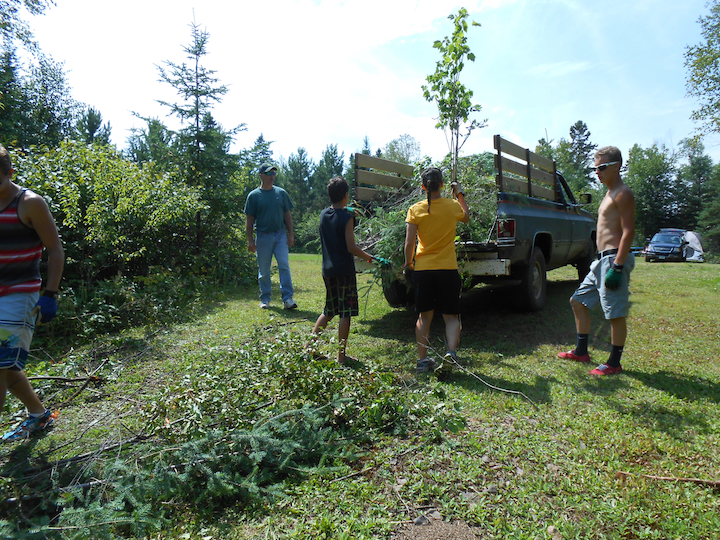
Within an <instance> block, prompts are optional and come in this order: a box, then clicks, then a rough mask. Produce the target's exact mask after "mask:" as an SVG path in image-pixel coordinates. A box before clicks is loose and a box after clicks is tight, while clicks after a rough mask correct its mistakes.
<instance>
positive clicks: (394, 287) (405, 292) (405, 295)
mask: <svg viewBox="0 0 720 540" xmlns="http://www.w3.org/2000/svg"><path fill="white" fill-rule="evenodd" d="M383 294H384V295H385V300H387V303H388V304H390V305H391V306H392V307H406V306H407V305H408V304H413V303H415V294H414V291H413V290H412V288H411V287H408V285H407V284H406V283H405V281H403V280H400V279H396V280H394V281H391V282H390V283H389V284H387V285H385V286H383Z"/></svg>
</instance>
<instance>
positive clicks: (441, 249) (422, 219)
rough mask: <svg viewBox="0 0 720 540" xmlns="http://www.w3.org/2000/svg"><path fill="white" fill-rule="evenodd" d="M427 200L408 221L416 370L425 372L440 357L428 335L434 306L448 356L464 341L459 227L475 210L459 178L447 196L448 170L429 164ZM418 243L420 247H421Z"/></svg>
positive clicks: (425, 175)
mask: <svg viewBox="0 0 720 540" xmlns="http://www.w3.org/2000/svg"><path fill="white" fill-rule="evenodd" d="M420 178H421V179H422V188H423V190H425V192H426V193H427V200H425V201H421V202H418V203H416V204H414V205H413V206H411V207H410V209H409V210H408V213H407V218H406V219H405V223H407V229H406V234H405V263H404V264H403V267H404V268H409V269H412V270H414V272H413V285H414V287H415V308H416V310H417V312H418V319H417V322H416V323H415V341H416V342H417V351H418V361H417V368H416V369H415V372H416V373H426V372H428V371H432V370H434V369H435V367H437V365H438V362H437V361H436V360H434V359H433V358H430V357H428V350H427V349H428V345H429V344H430V343H429V341H428V336H429V335H430V325H431V324H432V320H433V315H434V314H435V311H438V312H439V313H441V314H442V316H443V319H444V320H445V337H446V339H447V346H448V351H447V353H446V355H445V358H446V359H447V360H448V361H450V360H454V361H456V360H457V356H456V352H455V351H456V349H457V346H458V343H459V341H460V331H461V330H462V324H461V323H460V290H461V287H462V281H461V279H460V274H459V273H458V269H457V268H458V265H457V257H456V256H455V229H456V226H457V223H458V221H461V222H463V223H467V222H468V221H470V214H469V211H468V207H467V203H466V202H465V194H464V193H463V190H462V186H461V185H460V183H459V182H454V183H453V196H454V197H455V199H456V200H453V199H448V198H446V197H443V196H442V188H443V175H442V171H441V170H440V169H438V168H437V167H428V168H427V169H425V170H424V171H423V172H422V173H421V174H420ZM416 247H417V249H416Z"/></svg>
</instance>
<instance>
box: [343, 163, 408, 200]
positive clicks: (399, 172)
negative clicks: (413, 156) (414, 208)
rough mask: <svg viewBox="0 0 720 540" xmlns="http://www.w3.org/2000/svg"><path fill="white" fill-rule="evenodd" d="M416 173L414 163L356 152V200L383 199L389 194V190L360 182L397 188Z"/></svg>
mask: <svg viewBox="0 0 720 540" xmlns="http://www.w3.org/2000/svg"><path fill="white" fill-rule="evenodd" d="M361 167H362V168H361ZM364 169H372V170H371V171H369V170H364ZM414 175H415V169H414V168H413V166H412V165H406V164H405V163H397V162H395V161H390V160H387V159H382V158H377V157H373V156H368V155H367V154H355V186H354V198H355V200H356V201H381V200H383V199H384V198H385V197H386V196H387V195H388V191H386V190H383V189H374V188H371V187H365V186H361V185H360V184H368V185H371V186H387V187H390V188H393V189H394V190H397V189H399V188H401V187H402V186H403V185H404V184H405V183H406V182H409V181H410V180H412V179H413V176H414Z"/></svg>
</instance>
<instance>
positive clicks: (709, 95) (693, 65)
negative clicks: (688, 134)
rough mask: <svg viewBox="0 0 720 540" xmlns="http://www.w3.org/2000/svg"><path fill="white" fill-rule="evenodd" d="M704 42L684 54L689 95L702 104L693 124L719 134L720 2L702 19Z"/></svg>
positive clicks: (714, 2) (703, 129)
mask: <svg viewBox="0 0 720 540" xmlns="http://www.w3.org/2000/svg"><path fill="white" fill-rule="evenodd" d="M700 25H701V27H702V30H701V33H702V37H703V39H702V41H701V43H700V44H699V45H692V46H689V47H688V48H687V49H686V50H685V68H686V69H687V75H686V87H687V91H688V94H689V95H690V96H692V97H695V98H697V99H698V100H699V101H700V108H699V109H697V110H696V111H693V113H692V118H693V120H695V121H697V122H700V123H701V128H700V129H701V131H703V132H708V133H711V132H720V2H718V0H714V1H713V2H712V3H711V4H710V14H709V15H707V16H705V17H700Z"/></svg>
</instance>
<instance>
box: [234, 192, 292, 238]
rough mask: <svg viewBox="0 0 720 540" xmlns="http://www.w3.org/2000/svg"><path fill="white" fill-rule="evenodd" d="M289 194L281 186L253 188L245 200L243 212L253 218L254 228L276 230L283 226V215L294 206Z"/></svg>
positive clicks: (261, 230) (257, 229)
mask: <svg viewBox="0 0 720 540" xmlns="http://www.w3.org/2000/svg"><path fill="white" fill-rule="evenodd" d="M294 206H295V205H293V203H292V201H291V200H290V196H289V195H288V194H287V191H285V190H284V189H283V188H281V187H277V186H273V188H272V189H261V188H259V187H258V188H255V189H253V190H252V191H251V192H250V194H249V195H248V197H247V200H246V201H245V214H247V215H249V216H253V217H254V218H255V230H256V231H259V232H270V233H273V232H277V231H279V230H280V229H283V228H284V227H285V221H284V219H283V216H284V215H285V212H288V211H290V210H292V209H293V208H294Z"/></svg>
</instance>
